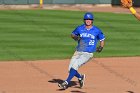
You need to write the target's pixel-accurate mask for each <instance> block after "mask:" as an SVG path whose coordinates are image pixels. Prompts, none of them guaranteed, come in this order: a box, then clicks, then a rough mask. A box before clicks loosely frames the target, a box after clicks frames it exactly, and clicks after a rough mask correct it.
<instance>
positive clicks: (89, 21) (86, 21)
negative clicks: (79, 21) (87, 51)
mask: <svg viewBox="0 0 140 93" xmlns="http://www.w3.org/2000/svg"><path fill="white" fill-rule="evenodd" d="M84 21H85V24H86V26H91V25H92V22H93V20H84Z"/></svg>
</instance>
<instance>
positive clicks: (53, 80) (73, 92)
mask: <svg viewBox="0 0 140 93" xmlns="http://www.w3.org/2000/svg"><path fill="white" fill-rule="evenodd" d="M48 82H50V83H62V82H63V80H62V79H52V80H49V81H48ZM77 85H78V86H77ZM68 87H74V88H80V87H79V84H78V82H77V81H71V82H70V84H69V85H68ZM63 90H64V89H58V91H63ZM71 92H72V93H85V92H80V91H71Z"/></svg>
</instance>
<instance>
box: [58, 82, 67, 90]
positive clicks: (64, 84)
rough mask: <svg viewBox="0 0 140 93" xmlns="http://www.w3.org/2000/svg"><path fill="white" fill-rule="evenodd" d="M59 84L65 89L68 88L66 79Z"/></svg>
mask: <svg viewBox="0 0 140 93" xmlns="http://www.w3.org/2000/svg"><path fill="white" fill-rule="evenodd" d="M58 86H59V87H60V88H61V89H64V90H65V89H67V88H68V84H67V82H66V81H64V82H62V83H61V84H60V83H59V84H58Z"/></svg>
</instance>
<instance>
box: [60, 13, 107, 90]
mask: <svg viewBox="0 0 140 93" xmlns="http://www.w3.org/2000/svg"><path fill="white" fill-rule="evenodd" d="M93 21H94V16H93V14H92V13H90V12H87V13H85V15H84V24H82V25H81V26H78V27H77V28H76V29H75V30H74V31H73V32H72V33H71V37H72V38H73V39H74V40H75V41H77V42H78V45H77V47H76V51H75V53H74V55H73V56H72V58H71V61H70V64H69V75H68V78H67V79H66V80H65V81H64V82H62V83H60V84H58V86H59V87H60V88H61V89H66V88H68V84H69V83H70V81H71V80H72V78H73V77H74V76H75V77H77V78H78V81H79V84H80V88H82V87H83V86H84V80H85V74H79V72H78V69H79V67H81V66H82V65H84V64H85V63H87V62H88V61H89V60H90V59H91V58H92V57H93V52H101V51H102V49H103V47H104V40H105V36H104V34H103V33H102V31H101V30H100V29H99V28H98V27H96V26H94V25H93ZM98 41H100V43H99V47H97V48H96V45H97V42H98Z"/></svg>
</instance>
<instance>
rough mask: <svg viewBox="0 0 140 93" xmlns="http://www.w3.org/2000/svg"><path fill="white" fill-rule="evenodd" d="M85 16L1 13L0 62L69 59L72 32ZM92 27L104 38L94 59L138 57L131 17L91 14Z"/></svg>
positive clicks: (139, 31)
mask: <svg viewBox="0 0 140 93" xmlns="http://www.w3.org/2000/svg"><path fill="white" fill-rule="evenodd" d="M83 14H84V12H79V11H58V10H12V11H10V10H0V60H42V59H64V58H70V57H71V56H72V54H73V52H74V49H75V46H76V42H75V41H73V40H72V39H71V38H70V34H71V32H72V31H73V30H74V28H75V27H76V26H78V25H80V24H83V20H82V18H83ZM94 15H95V21H94V24H95V25H96V26H98V27H100V28H101V29H102V30H103V32H104V34H105V35H106V45H105V47H104V50H103V52H102V53H100V54H97V53H95V57H112V56H140V25H139V21H137V20H136V19H135V18H134V17H133V16H132V15H129V14H114V13H97V12H95V13H94Z"/></svg>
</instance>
